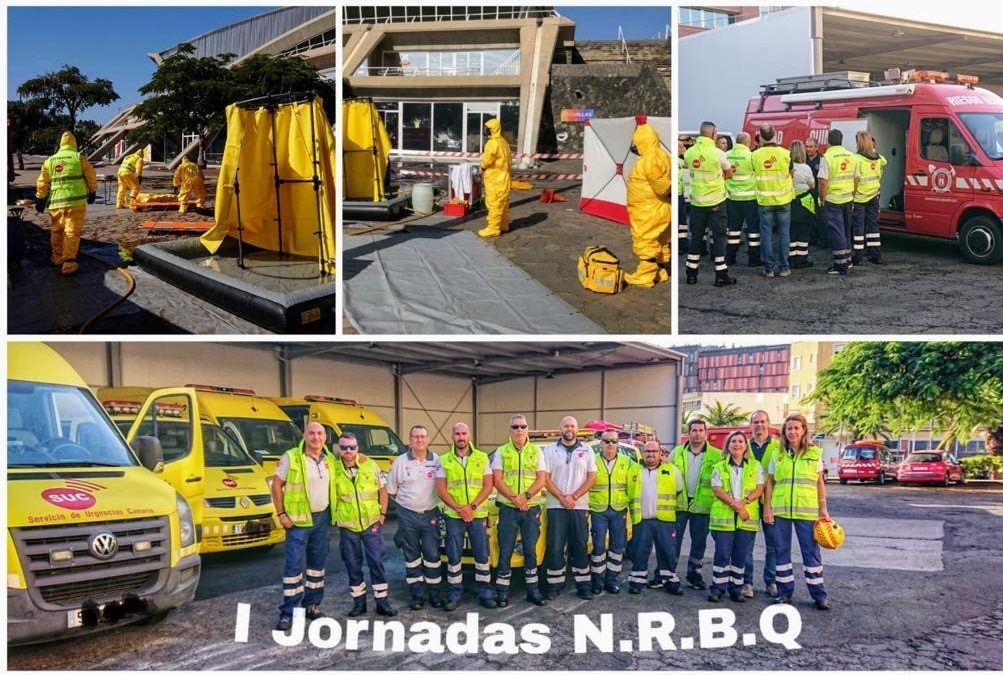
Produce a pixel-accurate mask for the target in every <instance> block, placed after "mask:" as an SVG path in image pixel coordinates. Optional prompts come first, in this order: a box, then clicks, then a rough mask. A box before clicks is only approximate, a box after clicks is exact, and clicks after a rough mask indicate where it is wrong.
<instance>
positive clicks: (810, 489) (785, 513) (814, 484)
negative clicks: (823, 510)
mask: <svg viewBox="0 0 1003 675" xmlns="http://www.w3.org/2000/svg"><path fill="white" fill-rule="evenodd" d="M774 459H775V462H776V469H775V471H774V474H773V497H772V499H771V501H770V506H771V507H772V508H773V515H775V516H779V517H781V518H788V519H791V520H816V519H817V518H818V476H819V472H818V463H819V460H821V459H822V449H821V448H816V447H815V446H811V447H809V448H808V449H807V450H805V451H804V452H801V453H798V454H796V455H793V456H792V455H789V454H788V453H787V452H784V451H780V452H778V453H777V454H776V455H775V458H774Z"/></svg>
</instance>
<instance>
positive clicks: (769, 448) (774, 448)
mask: <svg viewBox="0 0 1003 675" xmlns="http://www.w3.org/2000/svg"><path fill="white" fill-rule="evenodd" d="M809 196H810V195H809ZM750 440H751V437H750ZM778 452H780V439H779V438H777V437H776V436H770V440H768V441H766V448H765V449H764V450H763V456H762V457H760V458H759V459H757V460H756V461H757V462H759V465H760V466H762V467H763V468H764V469H765V468H766V467H768V466H769V465H770V461H771V460H772V459H773V457H774V456H775V455H776V454H777V453H778ZM722 454H723V453H722ZM749 455H750V456H751V457H752V458H753V459H755V456H754V453H753V452H752V445H751V443H750V445H749Z"/></svg>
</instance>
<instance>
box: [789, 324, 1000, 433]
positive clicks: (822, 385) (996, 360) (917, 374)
mask: <svg viewBox="0 0 1003 675" xmlns="http://www.w3.org/2000/svg"><path fill="white" fill-rule="evenodd" d="M808 398H809V400H811V401H814V402H818V403H822V404H824V405H825V406H826V408H827V414H826V419H825V426H826V427H827V428H830V429H831V428H833V427H836V428H838V427H839V425H843V426H845V427H846V428H849V429H855V430H867V431H870V430H875V429H882V428H883V426H887V428H888V429H890V430H891V431H892V432H894V433H903V432H905V431H907V430H908V429H910V428H915V427H922V426H925V425H927V424H932V425H933V430H934V432H936V433H938V434H940V435H941V437H942V439H943V443H945V444H946V443H950V442H952V441H954V440H955V439H958V440H961V441H963V442H964V441H967V440H968V438H969V437H970V436H971V435H972V433H974V432H975V431H976V430H977V429H978V428H980V427H982V426H985V425H994V424H999V423H1000V422H1003V344H998V343H986V342H858V343H854V344H851V345H849V346H847V347H846V348H845V349H843V350H842V351H840V352H839V353H838V354H837V355H836V356H835V358H833V360H832V364H831V365H830V366H829V367H828V368H826V369H825V370H823V371H822V372H821V373H820V374H819V379H818V385H817V386H816V388H815V391H813V392H812V393H811V395H810V396H809V397H808Z"/></svg>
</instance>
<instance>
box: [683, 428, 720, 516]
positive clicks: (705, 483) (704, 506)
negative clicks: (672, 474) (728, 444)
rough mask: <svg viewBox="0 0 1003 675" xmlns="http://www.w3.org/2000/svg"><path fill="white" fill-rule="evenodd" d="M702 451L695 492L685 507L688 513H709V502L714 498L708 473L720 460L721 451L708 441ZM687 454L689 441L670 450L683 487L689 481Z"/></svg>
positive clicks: (688, 453) (688, 452)
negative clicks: (702, 455)
mask: <svg viewBox="0 0 1003 675" xmlns="http://www.w3.org/2000/svg"><path fill="white" fill-rule="evenodd" d="M703 453H704V458H703V463H701V464H700V479H699V482H698V483H697V492H696V494H695V495H693V497H692V498H690V500H689V504H688V506H687V508H686V510H687V511H689V512H690V513H710V507H711V504H713V503H714V500H715V499H716V497H715V496H714V491H713V490H712V489H711V487H710V475H711V472H713V471H714V465H715V464H717V463H718V462H720V461H721V451H720V450H719V449H717V448H715V447H714V446H713V445H711V444H710V443H707V445H706V446H704V451H703ZM689 455H690V446H689V443H686V444H684V445H677V446H676V447H675V449H674V450H673V451H672V463H673V464H675V465H676V468H677V469H679V474H680V475H681V476H682V477H683V487H684V488H685V486H686V485H688V483H689V479H688V477H687V475H686V474H687V471H688V467H689V462H688V461H687V458H688V457H689ZM688 494H689V491H688V490H687V496H688ZM680 510H681V509H680Z"/></svg>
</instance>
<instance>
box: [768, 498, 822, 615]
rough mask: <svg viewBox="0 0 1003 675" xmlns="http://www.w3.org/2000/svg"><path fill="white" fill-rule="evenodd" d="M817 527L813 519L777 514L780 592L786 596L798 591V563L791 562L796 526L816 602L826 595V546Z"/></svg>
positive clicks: (775, 526) (805, 568)
mask: <svg viewBox="0 0 1003 675" xmlns="http://www.w3.org/2000/svg"><path fill="white" fill-rule="evenodd" d="M814 527H815V522H814V521H811V520H791V519H789V518H780V517H778V518H776V521H775V524H774V526H773V534H774V541H775V544H776V547H777V593H779V594H780V597H782V598H790V597H791V596H792V595H794V564H793V563H792V562H791V546H792V544H793V539H792V538H791V530H792V529H793V531H794V533H795V534H797V538H798V546H800V547H801V559H802V560H803V561H804V577H805V582H806V583H807V584H808V593H809V594H810V595H811V598H812V600H815V601H816V602H820V601H822V600H825V598H826V592H825V583H824V582H823V579H822V549H821V548H819V545H818V542H816V541H815V533H814Z"/></svg>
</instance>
